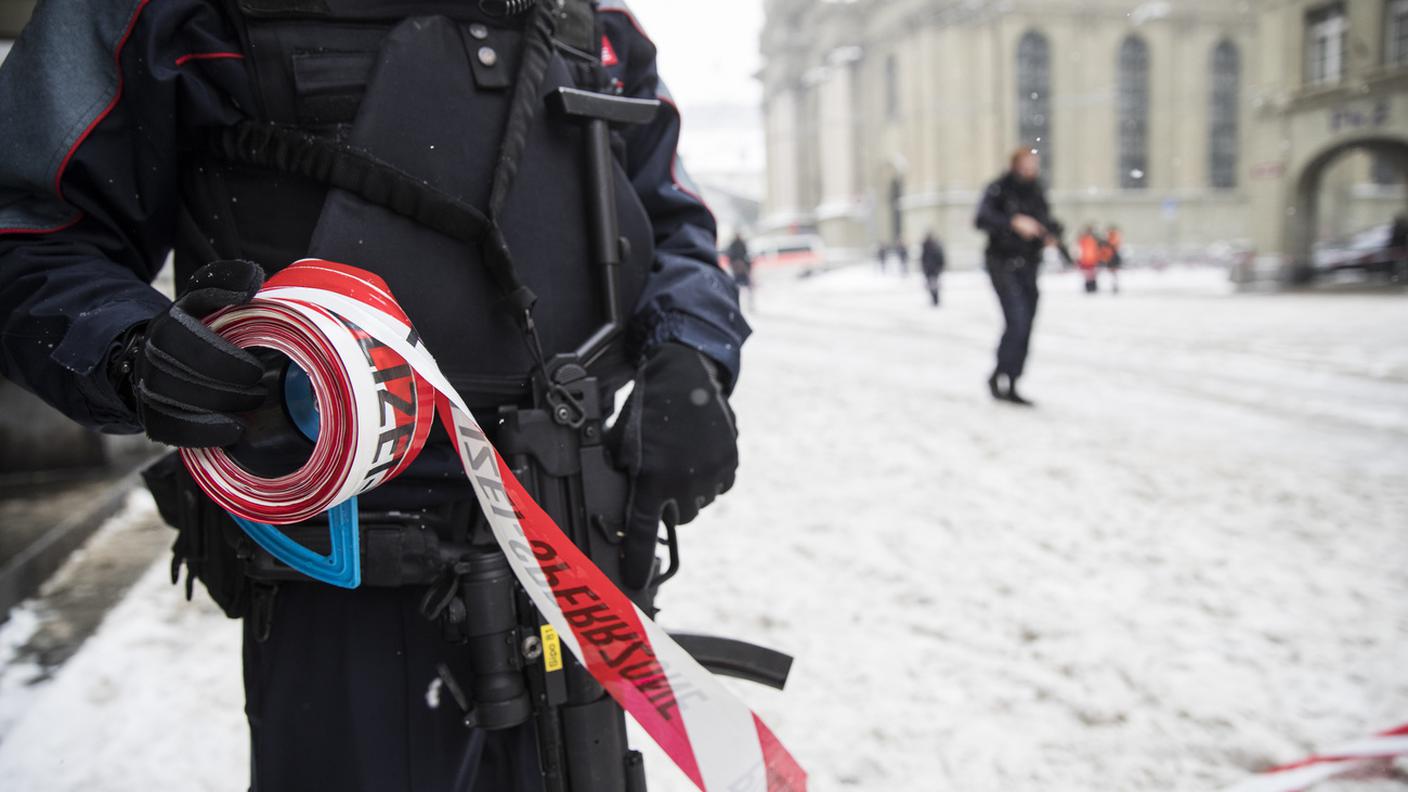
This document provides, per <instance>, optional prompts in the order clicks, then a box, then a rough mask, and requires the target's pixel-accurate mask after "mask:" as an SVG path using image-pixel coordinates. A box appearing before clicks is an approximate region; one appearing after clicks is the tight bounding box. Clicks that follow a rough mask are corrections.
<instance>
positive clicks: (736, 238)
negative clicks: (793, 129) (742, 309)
mask: <svg viewBox="0 0 1408 792" xmlns="http://www.w3.org/2000/svg"><path fill="white" fill-rule="evenodd" d="M725 255H727V256H728V268H729V270H730V271H731V272H732V273H733V282H734V283H735V284H737V285H738V292H739V295H740V296H744V295H746V296H747V299H748V310H749V311H753V310H756V309H757V307H758V303H757V299H756V297H755V292H754V289H753V257H752V256H750V255H749V254H748V243H747V242H745V241H744V240H743V234H742V233H740V232H735V233H734V235H733V241H732V242H730V243H728V250H727V251H726V252H725Z"/></svg>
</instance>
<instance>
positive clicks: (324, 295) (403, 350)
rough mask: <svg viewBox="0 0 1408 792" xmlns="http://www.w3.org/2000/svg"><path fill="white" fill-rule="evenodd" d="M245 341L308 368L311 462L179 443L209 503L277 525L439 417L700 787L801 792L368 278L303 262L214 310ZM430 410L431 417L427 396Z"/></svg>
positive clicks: (417, 439) (763, 729)
mask: <svg viewBox="0 0 1408 792" xmlns="http://www.w3.org/2000/svg"><path fill="white" fill-rule="evenodd" d="M210 326H211V327H212V328H213V329H215V330H216V332H219V333H220V334H221V335H222V336H224V337H226V338H228V339H230V340H231V341H232V342H233V343H235V344H236V345H237V346H240V347H265V348H271V349H275V350H277V351H279V352H282V353H284V354H285V355H287V356H288V357H289V358H290V359H291V360H292V361H293V362H294V363H295V364H297V365H298V366H299V367H300V368H302V369H303V370H304V371H305V372H307V374H308V376H309V380H310V381H311V383H312V386H313V392H314V396H315V398H316V401H317V406H318V412H319V416H320V424H321V429H320V433H319V435H318V438H317V440H316V441H315V444H314V449H313V452H312V455H311V456H310V458H309V460H308V462H307V463H306V464H305V465H304V466H303V468H301V469H300V470H298V471H297V472H295V473H292V474H290V475H287V476H283V477H280V478H275V479H263V478H260V477H257V476H254V475H252V474H250V473H249V472H248V471H246V470H244V469H243V468H241V467H240V466H239V465H238V464H236V463H235V462H234V461H233V460H231V459H230V458H229V457H227V456H226V455H225V453H224V452H223V451H221V450H220V449H190V450H185V451H182V456H183V458H184V460H185V462H186V466H187V468H188V469H189V470H190V471H191V474H192V475H193V476H194V477H195V480H196V482H197V483H198V484H199V485H200V487H201V489H202V490H204V491H205V492H206V494H207V495H209V496H210V497H211V498H212V499H213V500H214V501H215V502H216V503H218V504H219V505H221V506H223V507H225V508H227V509H229V510H230V511H231V512H233V513H235V514H238V515H240V516H241V517H245V518H247V519H250V520H255V521H260V522H266V523H270V524H275V525H287V524H289V523H294V522H298V521H300V520H304V519H307V518H309V517H312V516H314V515H316V514H319V513H321V512H323V511H326V510H327V509H328V508H330V507H332V506H335V505H337V504H338V503H341V502H342V501H344V500H346V499H347V498H349V497H352V496H354V495H356V494H358V493H361V492H366V491H368V490H370V489H373V488H375V487H376V486H378V485H380V484H382V483H384V482H385V481H387V480H388V479H390V478H391V477H393V476H395V475H396V474H397V473H399V472H401V471H402V470H404V469H405V468H406V466H408V465H409V464H410V463H411V461H412V460H413V459H414V458H415V456H416V454H417V453H418V452H419V451H420V449H421V447H422V445H423V444H424V443H425V439H426V436H427V435H428V434H429V431H430V426H431V421H432V420H433V414H434V413H435V412H438V414H439V416H440V420H441V422H442V423H443V424H444V426H445V428H446V430H447V431H448V432H449V433H450V435H451V436H452V437H453V438H454V439H455V443H456V446H457V448H458V450H459V455H460V460H461V461H462V462H463V464H464V469H465V474H466V475H467V476H468V477H469V481H470V483H471V485H472V486H473V488H474V492H475V495H476V496H477V497H478V500H479V505H480V508H481V509H482V510H483V511H484V515H485V517H486V519H487V520H488V522H489V525H490V526H491V528H492V530H493V532H494V536H495V537H496V538H497V540H498V543H499V545H500V546H501V547H502V548H503V550H504V552H505V554H506V555H507V557H508V560H509V563H510V565H511V566H512V567H513V571H514V573H515V574H516V575H517V577H518V580H519V581H520V582H521V583H522V585H523V587H524V589H526V590H527V592H528V594H529V595H530V596H531V598H532V600H533V603H534V605H536V606H537V608H538V610H539V611H541V612H542V614H543V616H544V618H546V619H547V621H548V622H549V623H550V624H551V625H552V626H553V627H554V628H555V629H556V630H557V632H558V634H559V635H560V636H561V639H562V641H563V643H565V644H566V645H567V648H568V649H569V650H570V651H571V652H572V654H573V655H575V656H576V657H577V658H578V659H579V660H580V661H582V663H583V664H584V665H585V666H586V667H587V670H588V671H590V672H591V674H592V676H593V677H594V678H595V679H596V680H597V681H598V682H600V683H601V685H602V686H603V687H604V688H605V689H606V690H607V691H608V692H609V693H610V694H611V696H612V697H613V698H614V699H615V700H616V701H617V702H618V703H619V704H620V705H621V706H622V707H623V708H624V709H625V710H626V711H627V712H629V713H630V714H631V715H632V716H633V717H634V718H635V719H636V721H638V722H639V723H640V725H641V726H642V727H644V729H645V731H646V732H647V733H648V734H649V735H650V736H651V738H652V739H654V740H655V741H656V742H657V743H658V744H659V745H660V747H661V748H663V749H664V751H665V753H667V754H668V755H669V756H670V758H671V759H673V760H674V762H675V763H676V764H677V765H679V767H680V769H681V770H683V771H684V772H685V774H686V775H688V776H689V778H690V779H691V780H693V781H694V783H695V785H697V786H698V787H699V789H701V790H706V792H715V791H718V792H754V791H756V792H801V791H802V790H805V789H806V774H805V773H804V772H803V771H802V768H801V767H800V766H799V765H798V764H797V762H796V761H795V760H794V759H793V758H792V756H791V755H790V754H789V753H788V752H787V749H786V748H784V747H783V746H782V744H781V743H780V742H779V741H778V740H777V738H776V737H774V736H773V734H772V732H771V731H769V730H768V728H767V726H765V725H764V724H763V722H762V720H760V719H759V718H758V717H757V716H756V715H754V714H753V713H752V712H751V711H750V710H749V709H748V708H747V706H745V705H744V704H743V703H742V702H740V701H739V700H738V699H737V698H735V697H734V696H733V695H732V694H731V693H730V692H729V691H728V690H727V689H726V688H725V687H724V686H723V685H722V684H721V683H720V682H719V680H718V679H716V678H715V677H714V676H713V674H711V673H709V672H708V671H707V670H706V669H704V668H703V667H702V666H700V665H699V663H698V662H696V661H695V660H694V658H693V657H691V656H690V655H689V654H688V653H687V652H685V651H684V650H683V649H681V648H680V647H679V645H678V644H676V643H675V642H674V641H673V640H672V639H671V638H670V637H669V636H668V635H666V634H665V631H664V630H662V629H660V628H659V627H657V626H656V625H655V623H654V622H652V621H651V620H650V619H649V618H648V617H646V615H645V614H644V613H642V612H641V611H640V610H639V609H638V608H636V607H635V605H634V604H633V603H631V601H630V600H629V599H627V598H626V596H625V595H624V594H622V593H621V591H620V590H619V589H617V588H616V587H615V586H614V585H612V583H611V582H610V581H609V580H608V579H607V578H606V576H605V575H603V574H602V573H601V571H600V570H598V569H597V568H596V567H595V566H594V565H593V564H592V563H591V561H590V560H588V559H587V557H586V556H585V555H584V554H583V553H582V552H581V551H580V550H579V549H578V548H577V547H576V545H574V544H572V542H571V541H569V540H568V539H567V537H566V536H564V535H563V533H562V531H561V530H560V529H559V528H558V527H557V526H556V525H555V524H554V523H553V521H552V519H551V518H550V517H549V516H548V515H547V514H546V513H545V512H544V511H543V510H542V509H541V508H540V507H539V506H538V505H537V504H536V503H535V502H534V501H533V499H532V498H531V497H530V496H529V495H528V493H527V492H526V491H525V490H524V489H523V486H522V485H521V484H520V483H519V482H518V480H517V479H516V478H515V477H514V475H513V473H512V472H511V471H510V470H509V468H508V466H507V464H505V462H504V460H503V459H502V458H501V457H500V456H499V454H498V452H497V451H496V450H495V449H494V447H493V446H492V445H491V444H490V443H489V441H488V439H487V438H486V437H485V435H484V432H483V431H482V430H481V429H480V427H479V424H478V423H476V422H475V420H474V416H473V415H472V414H471V413H470V411H469V408H468V407H467V406H466V405H465V403H464V402H463V400H462V399H461V398H460V397H459V395H458V394H457V393H455V390H454V388H453V387H452V386H451V385H450V383H449V382H448V381H447V380H446V379H445V377H444V375H443V374H441V372H440V369H439V367H438V366H437V365H436V364H435V360H434V358H432V357H431V355H430V353H429V352H428V351H427V350H426V349H425V346H424V345H423V344H421V343H420V340H419V337H418V336H417V335H416V333H415V331H414V330H413V329H412V327H411V324H410V321H409V319H408V318H407V317H406V315H405V313H404V312H403V311H402V310H401V309H400V307H399V306H397V304H396V301H395V299H394V298H393V297H392V296H391V293H390V290H389V289H388V288H387V286H386V284H385V283H384V282H383V281H382V280H381V279H380V278H379V277H377V276H376V275H373V274H371V273H368V272H365V271H362V270H359V269H356V268H354V267H349V266H346V265H342V264H335V263H332V262H327V261H321V260H316V259H307V260H304V261H300V262H297V263H296V264H294V265H292V266H290V267H288V268H287V269H284V270H283V271H281V272H279V273H278V274H276V275H275V276H274V277H272V278H270V279H269V281H268V282H267V283H266V284H265V286H264V288H263V289H262V290H261V291H260V292H259V294H258V295H257V296H256V297H255V299H254V301H253V302H251V303H249V304H247V305H243V306H238V307H235V308H232V309H228V310H226V311H223V312H221V313H219V314H216V315H215V316H214V317H212V318H211V319H210ZM431 404H434V407H435V409H434V411H432V410H431V409H430V405H431Z"/></svg>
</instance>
